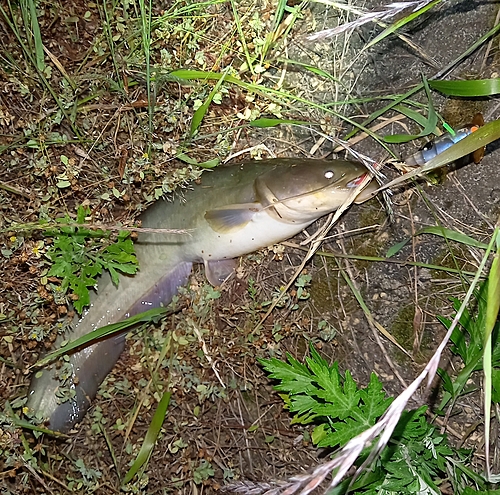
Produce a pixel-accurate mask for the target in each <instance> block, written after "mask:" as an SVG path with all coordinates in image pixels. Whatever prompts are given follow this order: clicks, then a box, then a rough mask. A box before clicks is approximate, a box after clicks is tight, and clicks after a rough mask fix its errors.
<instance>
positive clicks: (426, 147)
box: [422, 141, 434, 151]
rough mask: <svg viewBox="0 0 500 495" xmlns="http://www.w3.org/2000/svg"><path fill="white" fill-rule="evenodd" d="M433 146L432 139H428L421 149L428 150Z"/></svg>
mask: <svg viewBox="0 0 500 495" xmlns="http://www.w3.org/2000/svg"><path fill="white" fill-rule="evenodd" d="M432 148H434V141H429V142H428V143H427V144H426V145H425V146H424V147H423V148H422V151H429V150H431V149H432Z"/></svg>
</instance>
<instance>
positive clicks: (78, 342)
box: [33, 308, 170, 368]
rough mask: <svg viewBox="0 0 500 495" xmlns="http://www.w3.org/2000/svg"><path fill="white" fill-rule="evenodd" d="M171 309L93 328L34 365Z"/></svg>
mask: <svg viewBox="0 0 500 495" xmlns="http://www.w3.org/2000/svg"><path fill="white" fill-rule="evenodd" d="M169 311H170V310H169V308H154V309H149V310H148V311H144V312H143V313H139V314H137V315H134V316H131V317H130V318H126V319H125V320H122V321H119V322H117V323H112V324H111V325H105V326H103V327H100V328H97V329H96V330H93V331H92V332H89V333H88V334H86V335H83V336H82V337H80V338H78V339H75V340H73V341H71V342H69V343H68V344H66V345H65V346H63V347H61V348H60V349H57V350H55V351H54V352H51V353H50V354H47V355H46V356H45V357H44V358H43V359H40V360H38V361H37V362H36V363H35V364H34V365H33V367H34V368H40V367H43V366H45V365H47V364H49V363H50V362H52V361H53V360H54V359H57V358H58V357H59V356H62V355H63V354H67V353H68V352H70V351H72V350H74V349H78V348H79V347H82V346H85V345H88V344H89V343H91V342H94V341H95V340H97V339H101V338H104V337H108V336H109V335H113V334H115V333H119V332H122V331H123V330H125V329H127V328H130V327H131V326H133V325H137V324H138V323H148V322H150V321H153V319H154V318H156V317H158V316H162V315H164V314H166V313H168V312H169Z"/></svg>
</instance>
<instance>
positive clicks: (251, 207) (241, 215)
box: [205, 203, 262, 234]
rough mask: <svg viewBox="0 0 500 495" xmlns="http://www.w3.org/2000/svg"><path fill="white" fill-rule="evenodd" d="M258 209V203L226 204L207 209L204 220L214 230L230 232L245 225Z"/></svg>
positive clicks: (260, 207)
mask: <svg viewBox="0 0 500 495" xmlns="http://www.w3.org/2000/svg"><path fill="white" fill-rule="evenodd" d="M260 210H262V206H261V205H260V204H259V203H243V204H241V205H228V206H224V207H222V208H215V209H213V210H208V211H207V212H206V213H205V220H206V221H207V222H208V224H209V225H210V227H212V229H213V230H215V232H219V233H220V234H231V233H233V232H238V230H241V229H242V228H243V227H245V225H247V223H249V222H250V221H251V220H252V218H253V216H254V215H255V214H256V213H257V212H259V211H260Z"/></svg>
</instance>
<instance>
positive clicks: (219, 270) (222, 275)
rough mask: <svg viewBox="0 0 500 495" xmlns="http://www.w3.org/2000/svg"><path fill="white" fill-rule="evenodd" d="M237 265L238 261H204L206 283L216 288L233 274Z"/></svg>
mask: <svg viewBox="0 0 500 495" xmlns="http://www.w3.org/2000/svg"><path fill="white" fill-rule="evenodd" d="M237 264H238V260H236V259H229V260H219V261H208V260H205V275H206V277H207V279H208V281H209V282H210V283H211V284H212V285H213V286H214V287H216V286H217V285H220V284H222V282H224V280H226V278H227V277H229V276H230V275H232V274H233V272H234V269H235V268H236V265H237Z"/></svg>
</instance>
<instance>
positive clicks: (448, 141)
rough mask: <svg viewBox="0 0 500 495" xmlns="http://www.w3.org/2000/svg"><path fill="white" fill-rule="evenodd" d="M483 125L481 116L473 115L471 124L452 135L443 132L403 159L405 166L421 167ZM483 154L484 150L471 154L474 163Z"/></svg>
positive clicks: (456, 130) (477, 161)
mask: <svg viewBox="0 0 500 495" xmlns="http://www.w3.org/2000/svg"><path fill="white" fill-rule="evenodd" d="M483 125H484V120H483V116H482V115H481V114H480V113H478V114H476V115H475V117H474V119H473V121H472V123H471V124H467V125H464V126H463V127H460V128H459V129H455V130H454V131H453V133H451V132H445V133H444V134H442V135H441V136H439V137H437V138H436V139H434V140H432V141H429V142H428V143H427V144H426V145H425V146H424V147H423V148H422V149H421V150H419V151H417V152H416V153H414V154H413V155H411V156H409V157H408V158H406V159H405V163H406V165H410V166H421V165H425V164H426V163H427V162H428V161H430V160H432V159H433V158H434V157H435V156H437V155H439V154H441V153H442V152H443V151H445V150H447V149H448V148H449V147H450V146H453V145H454V144H455V143H458V142H459V141H461V140H462V139H464V138H465V137H467V136H469V135H470V134H472V133H473V132H475V131H477V130H478V129H479V127H481V126H483ZM483 154H484V148H481V149H480V150H477V151H476V152H474V154H473V159H474V162H475V163H479V161H481V158H482V157H483Z"/></svg>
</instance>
